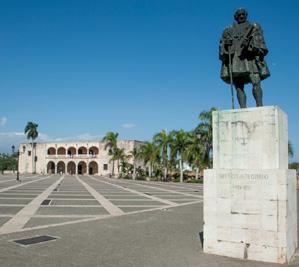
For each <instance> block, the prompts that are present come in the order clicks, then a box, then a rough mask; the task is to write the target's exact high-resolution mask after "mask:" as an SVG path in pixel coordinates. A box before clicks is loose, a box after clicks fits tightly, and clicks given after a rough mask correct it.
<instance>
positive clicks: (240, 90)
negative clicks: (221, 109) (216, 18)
mask: <svg viewBox="0 0 299 267" xmlns="http://www.w3.org/2000/svg"><path fill="white" fill-rule="evenodd" d="M235 87H236V91H237V98H238V102H239V106H240V108H246V107H247V106H246V94H245V91H244V83H235Z"/></svg>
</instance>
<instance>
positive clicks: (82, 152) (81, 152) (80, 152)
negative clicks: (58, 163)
mask: <svg viewBox="0 0 299 267" xmlns="http://www.w3.org/2000/svg"><path fill="white" fill-rule="evenodd" d="M86 154H87V148H86V147H85V146H80V147H79V148H78V155H86Z"/></svg>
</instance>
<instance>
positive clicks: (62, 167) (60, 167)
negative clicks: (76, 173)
mask: <svg viewBox="0 0 299 267" xmlns="http://www.w3.org/2000/svg"><path fill="white" fill-rule="evenodd" d="M57 173H65V164H64V162H63V161H59V162H58V163H57Z"/></svg>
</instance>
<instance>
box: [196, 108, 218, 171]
mask: <svg viewBox="0 0 299 267" xmlns="http://www.w3.org/2000/svg"><path fill="white" fill-rule="evenodd" d="M216 110H217V109H216V108H214V107H213V108H211V109H210V110H209V111H203V112H201V113H200V114H199V116H198V118H199V120H200V122H199V124H198V126H197V127H196V128H195V134H196V136H197V137H198V138H199V139H200V142H201V145H202V148H203V162H202V163H203V164H205V165H206V167H212V150H213V123H212V112H213V111H216Z"/></svg>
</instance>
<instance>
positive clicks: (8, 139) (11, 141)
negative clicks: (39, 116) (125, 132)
mask: <svg viewBox="0 0 299 267" xmlns="http://www.w3.org/2000/svg"><path fill="white" fill-rule="evenodd" d="M103 136H104V135H102V134H98V135H92V134H90V133H81V134H78V135H74V136H69V137H58V138H51V137H49V136H48V135H47V134H46V133H41V132H39V133H38V138H37V139H36V140H35V142H47V141H54V142H55V141H68V140H69V141H71V140H81V141H88V140H101V139H102V138H103ZM29 142H31V140H28V139H27V136H26V135H25V134H24V133H23V132H0V153H11V147H12V145H14V146H15V147H16V150H17V149H18V147H19V145H20V144H21V143H29Z"/></svg>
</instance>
